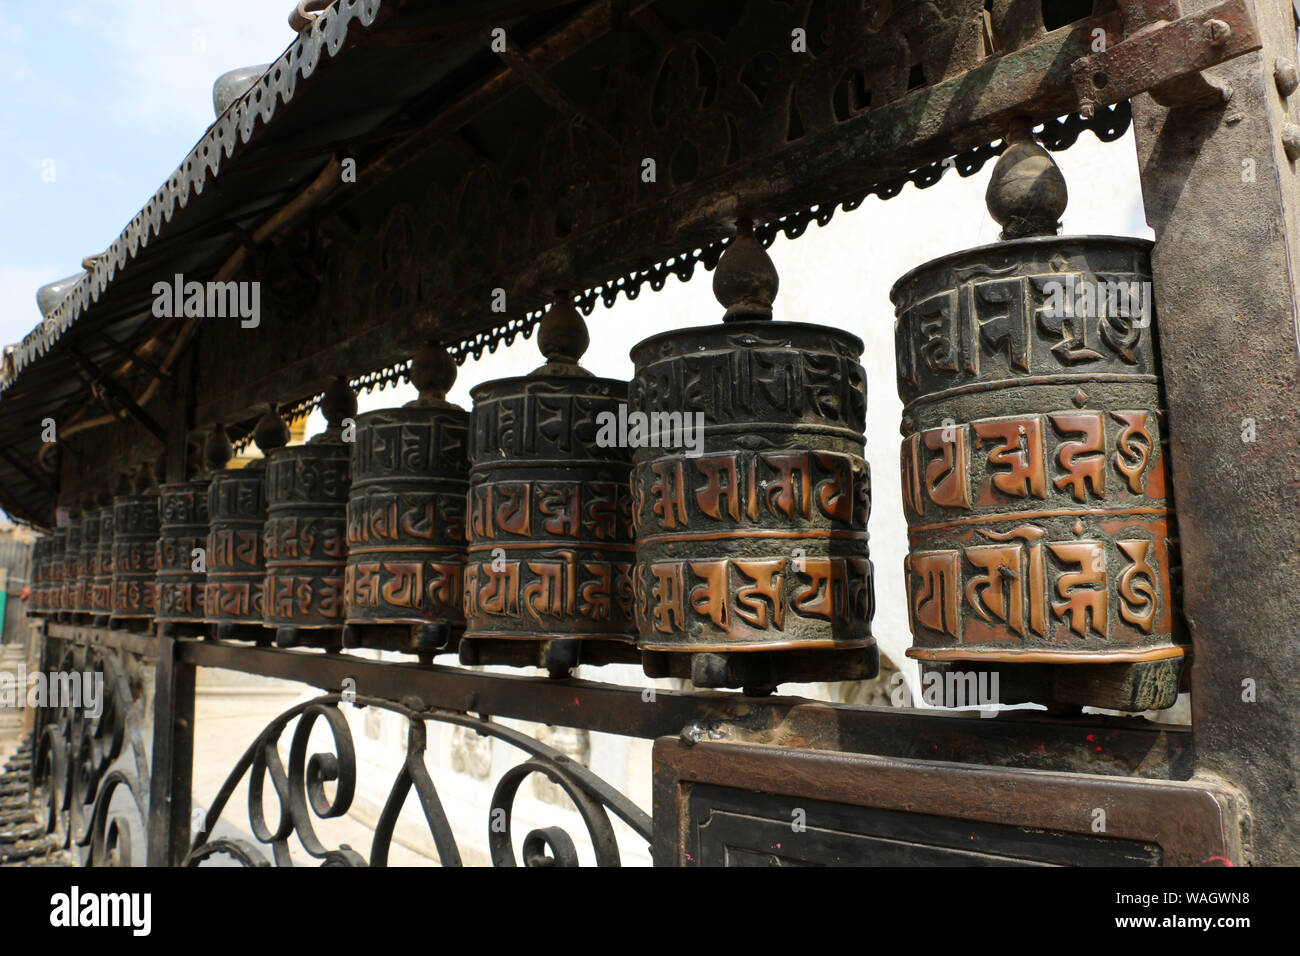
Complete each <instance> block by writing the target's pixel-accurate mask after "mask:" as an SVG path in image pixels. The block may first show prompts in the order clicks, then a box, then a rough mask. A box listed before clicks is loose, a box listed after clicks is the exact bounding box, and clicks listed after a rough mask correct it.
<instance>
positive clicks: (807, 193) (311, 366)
mask: <svg viewBox="0 0 1300 956" xmlns="http://www.w3.org/2000/svg"><path fill="white" fill-rule="evenodd" d="M631 9H632V12H635V11H636V10H639V9H640V7H639V6H638V5H637V4H633V5H632V8H631ZM1095 30H1102V31H1104V32H1105V34H1106V35H1107V36H1120V35H1121V33H1122V23H1121V20H1120V16H1119V14H1118V13H1114V12H1112V13H1107V14H1103V15H1099V16H1095V17H1091V18H1089V19H1087V20H1082V21H1079V22H1078V23H1076V24H1074V25H1072V26H1071V27H1069V28H1063V29H1061V30H1057V31H1054V32H1053V33H1050V34H1048V35H1046V36H1045V37H1044V38H1043V39H1041V40H1039V41H1038V42H1036V43H1034V44H1032V45H1030V46H1027V47H1024V48H1022V49H1020V50H1017V51H1015V52H1013V53H1008V54H1005V55H1003V56H999V57H996V58H991V59H989V60H987V61H985V62H984V63H981V64H980V65H979V66H977V67H975V68H974V69H972V70H969V71H967V72H966V73H963V74H961V75H958V76H955V77H952V78H950V79H947V80H944V81H941V82H939V83H936V84H934V85H932V86H930V87H927V88H925V89H922V90H917V91H915V92H913V93H911V94H909V95H907V96H904V97H902V98H901V99H900V100H898V101H896V102H893V103H889V104H886V105H883V106H880V107H878V108H876V109H872V110H868V111H866V112H864V113H862V114H861V115H859V116H856V117H853V118H850V119H848V120H845V121H844V122H843V123H841V124H839V126H837V127H836V128H834V129H833V130H830V131H828V132H826V133H824V134H821V135H816V136H806V137H804V138H802V139H800V140H799V141H798V142H796V143H794V144H793V145H791V146H790V147H788V148H786V149H784V150H782V151H780V152H776V153H768V154H762V155H755V156H752V157H748V158H747V159H746V160H745V161H743V163H742V164H738V165H737V166H735V167H732V168H731V169H729V170H727V172H726V173H725V174H723V175H720V176H717V177H714V178H713V179H709V180H701V181H697V182H693V183H691V184H690V185H689V186H686V187H681V188H678V189H676V190H674V191H673V192H672V193H671V194H670V195H668V196H667V197H665V198H662V199H657V200H655V201H654V202H651V203H647V204H646V205H643V206H641V207H640V208H637V209H635V210H634V211H632V212H630V213H629V214H628V215H627V216H624V217H622V218H621V219H618V220H614V221H611V222H608V223H606V224H604V225H601V226H599V227H597V228H595V229H592V230H589V231H588V232H586V233H584V234H581V235H574V236H572V237H570V238H568V239H566V240H564V241H563V242H560V243H558V244H557V245H556V246H554V247H552V248H551V249H549V250H547V251H545V252H543V253H542V254H540V255H538V256H536V257H534V258H533V259H532V260H531V261H529V262H528V263H527V264H523V265H521V270H520V272H519V274H518V275H517V276H516V277H515V284H516V286H517V287H521V288H536V289H539V290H541V289H550V288H552V287H553V286H554V284H555V282H556V281H557V277H565V280H566V281H568V282H570V283H571V284H572V286H573V287H574V288H580V287H590V286H595V285H599V284H601V283H603V282H607V281H609V280H610V279H612V278H614V277H616V276H620V275H627V274H629V273H632V272H635V271H639V270H641V269H645V268H648V267H649V266H651V265H653V264H654V263H656V262H660V261H663V260H665V259H667V258H669V257H672V256H675V255H679V254H681V252H682V251H683V249H689V248H693V247H697V246H705V245H708V244H709V243H711V242H714V241H716V240H718V239H721V238H724V237H726V236H727V235H729V231H730V222H731V221H734V219H735V218H737V217H739V216H741V215H749V216H752V217H754V218H755V219H756V220H757V221H766V220H769V219H775V218H778V217H780V216H783V215H788V214H790V213H791V212H792V211H795V210H799V209H806V208H808V207H809V206H811V205H813V204H818V203H831V204H834V203H837V202H839V201H841V200H846V199H850V198H854V197H859V196H861V194H862V193H863V192H864V190H865V188H866V187H867V186H869V185H870V184H871V183H872V182H884V181H888V180H890V179H893V178H896V177H902V176H906V174H907V173H908V172H909V171H910V170H913V169H916V168H917V167H919V166H923V165H925V164H927V163H931V162H937V161H939V160H942V159H943V158H945V157H947V156H951V155H953V154H954V153H960V152H962V151H964V150H968V149H972V148H975V147H977V146H985V145H987V144H989V143H991V142H995V141H998V140H1000V139H1001V138H1002V137H1003V136H1004V134H1005V132H1006V127H1007V123H1008V122H1009V121H1010V120H1011V119H1012V118H1014V117H1027V118H1029V119H1030V120H1031V121H1033V122H1035V123H1037V122H1045V121H1048V120H1051V119H1054V118H1056V117H1058V116H1061V115H1066V114H1070V113H1073V112H1075V111H1077V110H1078V108H1079V101H1078V97H1077V94H1076V91H1075V87H1074V79H1073V74H1072V72H1071V64H1073V63H1074V62H1075V61H1076V60H1078V59H1080V58H1081V57H1084V56H1086V55H1087V54H1088V52H1089V50H1090V44H1091V42H1092V37H1093V31H1095ZM530 56H531V57H532V58H533V61H534V63H535V65H537V66H542V65H543V64H546V63H549V62H550V61H549V58H548V57H544V56H542V55H540V54H539V53H538V52H537V48H534V49H533V50H532V51H530ZM1167 65H1168V67H1169V70H1170V73H1171V75H1172V74H1177V73H1180V72H1183V71H1184V70H1183V67H1182V66H1181V64H1180V61H1179V60H1178V59H1177V58H1173V59H1171V60H1170V61H1169V62H1168V64H1167ZM506 74H507V75H511V74H510V71H509V70H507V71H506ZM498 85H499V83H498V82H497V81H489V83H487V84H485V85H484V86H483V87H481V88H480V89H479V90H478V91H476V92H475V93H473V94H470V95H469V96H468V97H466V98H465V99H463V100H461V101H458V103H457V104H453V106H451V107H449V108H448V111H447V113H446V114H445V116H444V117H443V118H441V119H435V120H434V121H432V122H431V124H430V126H429V133H428V135H427V137H426V139H425V140H424V141H422V142H421V143H420V144H419V146H418V149H419V150H420V152H421V153H423V152H424V151H425V150H427V149H431V148H433V147H434V145H436V143H437V142H439V139H438V136H437V135H436V134H437V133H438V131H439V130H440V129H443V128H445V127H446V126H455V125H456V124H461V125H463V123H465V122H468V120H469V119H471V118H472V116H473V115H477V112H478V111H480V110H481V109H485V108H486V107H487V106H488V105H490V102H491V100H492V99H493V98H494V97H495V95H497V93H496V92H494V93H493V94H492V97H489V96H488V91H497V92H504V91H499V90H498ZM1107 89H1108V91H1109V92H1111V93H1113V94H1115V97H1114V98H1115V99H1116V100H1118V99H1123V98H1126V97H1129V96H1132V95H1135V94H1136V93H1138V92H1140V89H1137V88H1128V87H1124V86H1122V85H1121V84H1118V83H1116V84H1112V85H1110V86H1108V88H1107ZM480 98H486V99H484V101H483V102H480ZM413 158H415V156H410V157H405V156H404V157H402V158H400V159H399V157H398V156H397V154H396V153H394V154H393V156H392V157H391V158H390V159H388V160H377V161H375V163H374V166H373V171H371V172H367V173H366V175H365V176H363V177H359V182H361V183H367V184H370V185H371V186H373V185H376V184H377V183H378V182H379V181H380V180H381V179H382V178H383V177H385V176H388V175H390V174H391V173H392V172H393V170H395V169H397V168H399V167H400V166H402V165H404V164H405V162H407V161H408V160H409V159H413ZM362 188H363V193H364V189H365V188H366V187H362ZM363 193H357V192H355V191H354V190H352V189H349V190H345V191H341V192H339V193H336V194H335V196H334V197H332V199H331V200H327V201H326V203H325V204H324V205H323V206H322V207H321V208H322V209H328V208H329V207H330V203H331V202H332V201H334V200H342V199H346V200H347V201H348V202H349V203H351V202H353V201H356V200H358V199H359V197H360V196H361V195H363ZM739 197H744V199H743V207H744V208H743V209H742V208H741V205H742V200H741V199H740V198H739ZM629 235H636V236H638V237H642V241H641V242H639V243H637V244H633V245H629V244H628V243H627V241H626V237H627V236H629ZM498 281H499V280H497V279H492V280H485V281H484V282H480V283H477V284H475V285H474V286H472V287H463V288H457V289H448V290H446V291H445V293H444V294H443V299H444V301H445V302H446V303H447V308H446V310H445V312H444V313H443V325H442V328H441V329H440V332H441V333H442V335H443V337H444V339H450V338H453V337H454V338H460V337H463V336H467V335H472V334H474V333H476V332H481V331H486V330H487V329H489V328H491V323H492V321H493V320H492V318H491V317H490V316H486V315H485V314H484V313H483V310H482V309H479V308H477V307H475V308H472V309H471V308H469V307H468V306H467V305H465V303H471V302H481V301H483V299H482V296H483V294H484V290H485V289H487V288H491V287H492V286H493V285H495V284H496V283H497V282H498ZM514 301H516V302H518V301H519V299H518V297H515V299H514ZM527 304H528V303H525V306H526V305H527ZM407 354H408V353H407V352H406V348H405V346H403V345H402V343H400V342H398V341H395V340H394V339H393V337H392V336H391V335H390V334H388V332H387V331H386V330H385V329H383V328H379V329H367V330H363V331H361V332H359V333H357V335H356V336H355V337H354V338H352V339H347V340H344V341H342V342H338V343H336V344H334V345H333V346H330V347H327V348H323V349H322V350H321V351H320V352H319V353H317V354H316V355H314V356H312V357H310V358H304V359H302V360H299V361H298V362H295V363H290V364H288V365H286V366H284V367H282V368H280V369H278V370H277V372H276V374H275V376H274V379H273V380H272V379H264V380H262V381H259V382H254V383H250V385H249V388H248V389H247V390H246V391H245V392H243V393H241V394H240V395H223V396H219V397H216V398H214V399H213V400H212V401H211V402H208V403H205V404H204V406H203V407H202V408H201V409H200V413H199V414H200V417H201V419H202V420H204V421H234V420H241V419H243V418H246V417H248V415H250V414H251V413H252V409H253V405H252V404H251V403H250V400H249V398H248V397H247V396H251V395H257V396H259V399H260V398H261V397H263V396H265V395H267V394H271V393H273V392H276V393H284V392H287V391H288V388H289V387H292V388H293V390H294V391H296V392H297V393H298V394H299V395H307V394H310V393H311V392H313V391H318V389H317V387H316V386H317V384H318V383H319V381H320V380H321V378H322V377H323V376H325V375H327V374H334V373H337V372H338V371H340V370H343V371H345V372H347V373H349V374H355V373H358V372H362V371H369V370H371V369H374V368H380V367H384V366H386V365H391V364H393V363H395V362H399V361H402V360H403V359H404V358H406V357H407ZM286 383H294V384H293V385H291V386H286ZM289 400H292V399H289Z"/></svg>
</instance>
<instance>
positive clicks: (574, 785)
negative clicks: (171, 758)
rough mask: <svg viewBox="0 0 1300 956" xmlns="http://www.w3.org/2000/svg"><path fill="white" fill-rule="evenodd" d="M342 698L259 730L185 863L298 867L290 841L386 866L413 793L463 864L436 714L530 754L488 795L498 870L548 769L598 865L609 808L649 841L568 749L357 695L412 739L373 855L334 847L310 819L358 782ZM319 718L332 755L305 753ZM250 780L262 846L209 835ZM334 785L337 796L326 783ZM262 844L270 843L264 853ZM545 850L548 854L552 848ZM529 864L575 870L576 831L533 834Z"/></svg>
mask: <svg viewBox="0 0 1300 956" xmlns="http://www.w3.org/2000/svg"><path fill="white" fill-rule="evenodd" d="M343 699H344V698H343V696H342V695H341V694H326V695H324V696H321V697H317V698H314V699H313V700H310V701H307V702H305V703H302V704H298V705H296V706H294V707H292V708H290V709H289V710H286V711H285V712H284V713H282V714H280V715H279V716H278V717H276V718H275V719H274V720H273V721H271V723H270V724H268V725H267V726H266V728H265V729H264V730H263V731H262V733H261V734H259V735H258V738H257V740H255V741H254V742H253V744H252V745H251V746H250V747H249V748H248V750H247V751H245V753H244V754H243V756H242V757H241V758H240V759H239V761H238V762H237V763H236V764H235V767H234V768H233V769H232V770H231V772H230V775H229V776H228V777H227V778H226V781H225V783H224V784H223V785H222V787H221V789H220V791H219V792H218V794H217V797H216V799H215V800H214V801H213V803H212V806H211V807H210V808H209V809H208V812H207V815H206V818H205V820H204V822H203V829H202V830H201V831H200V832H199V833H198V834H197V835H196V837H195V839H194V843H193V845H192V847H191V850H190V853H189V855H188V856H187V857H186V860H185V865H186V866H199V865H201V864H203V863H204V862H206V861H208V860H211V859H213V858H215V857H218V856H223V855H224V856H227V857H230V858H231V859H233V860H234V861H235V862H237V863H239V864H241V865H243V866H259V867H260V866H272V865H274V866H292V865H293V862H292V853H291V842H292V840H293V838H294V837H296V838H297V841H298V844H299V845H300V846H301V847H302V849H303V850H304V851H305V852H306V853H307V854H308V856H310V857H311V858H313V859H315V860H319V861H320V865H321V866H386V865H387V863H388V855H389V850H390V848H391V845H392V840H393V834H394V831H395V829H396V826H397V821H398V817H399V814H400V813H401V810H402V807H403V806H404V805H405V804H406V801H407V799H408V798H409V796H410V793H411V791H412V790H414V791H415V794H416V798H417V800H418V802H419V805H420V808H421V810H422V811H423V814H424V818H425V822H426V824H427V825H428V828H429V833H430V835H431V837H432V839H433V842H434V845H435V847H436V848H437V851H438V857H439V860H440V862H441V863H442V865H443V866H459V865H461V862H462V860H461V853H460V848H459V845H458V844H457V842H456V837H455V834H454V833H453V831H452V827H451V824H450V822H449V820H448V818H447V814H446V812H445V811H444V809H443V806H442V801H441V799H440V798H439V795H438V789H437V787H436V785H435V784H434V781H433V778H432V776H431V775H430V773H429V770H428V767H427V766H426V764H425V760H424V756H425V745H426V739H427V735H426V723H427V722H428V721H430V720H433V721H438V722H440V723H446V724H452V725H455V726H460V727H466V728H469V729H472V730H474V731H475V732H476V733H479V734H483V735H485V736H489V737H494V738H496V739H498V740H501V741H504V742H505V743H507V744H510V745H511V746H513V747H516V748H517V749H519V750H521V751H523V752H524V753H525V754H527V755H528V759H527V760H526V761H525V762H523V763H521V764H519V765H518V766H516V767H513V768H512V769H510V770H509V771H507V772H506V773H505V775H504V776H503V777H502V778H501V780H500V782H499V783H498V784H497V786H496V789H495V790H494V792H493V794H492V799H491V804H490V807H489V821H495V820H501V821H503V823H504V826H489V851H490V854H491V857H492V862H493V864H494V865H495V866H517V865H518V864H519V861H518V860H517V859H516V857H515V853H514V849H513V843H512V833H511V825H510V820H511V814H512V810H513V806H514V801H515V797H516V795H517V793H518V789H519V785H520V783H521V782H522V781H523V780H525V779H526V778H527V777H528V776H530V775H532V774H534V773H539V774H543V775H545V776H546V777H547V778H549V779H550V780H551V781H553V782H554V783H555V784H557V785H558V786H559V787H560V788H562V789H563V790H564V791H565V793H567V794H568V796H569V797H570V798H571V799H572V801H573V803H574V805H575V806H576V807H577V809H578V813H579V814H580V815H581V817H582V819H583V822H584V825H585V826H586V827H587V831H588V835H589V837H590V839H591V841H592V844H593V847H594V850H595V858H596V862H597V865H600V866H617V865H619V862H620V855H619V848H618V843H617V840H616V838H615V834H614V829H613V826H612V824H611V821H610V818H609V813H610V812H611V811H612V812H613V814H614V815H615V816H617V817H619V818H620V819H622V820H623V821H624V822H625V823H627V824H628V826H630V827H631V828H632V830H633V831H634V832H635V833H636V834H637V835H638V836H640V837H642V838H643V839H645V840H646V842H647V843H648V842H649V841H650V832H651V821H650V817H649V815H647V814H646V813H645V812H644V811H642V810H641V809H639V808H638V807H637V806H636V805H635V804H634V803H632V801H630V800H629V799H628V798H627V797H625V796H624V795H623V794H621V793H620V792H619V791H618V790H616V789H615V788H614V787H612V786H611V785H610V784H609V783H607V782H606V781H604V780H602V779H601V778H600V777H598V776H597V775H596V774H594V773H592V772H591V771H590V770H589V769H587V768H586V767H584V766H582V765H580V764H577V763H575V762H574V761H572V760H571V759H569V757H567V756H566V755H565V754H563V753H561V752H560V751H558V750H555V749H554V748H552V747H549V746H547V745H546V744H543V743H541V742H540V741H537V740H535V739H533V738H532V737H529V736H528V735H527V734H524V733H521V732H519V731H517V730H513V729H511V728H509V727H505V726H503V725H501V724H499V723H494V722H493V721H491V720H486V719H482V718H479V717H475V716H472V715H470V714H464V713H458V712H454V711H444V710H437V709H424V707H423V705H422V703H421V702H419V701H415V700H407V701H404V702H402V703H395V702H393V701H389V700H384V699H382V698H377V697H366V696H362V695H356V696H355V697H351V696H350V697H349V698H348V699H349V701H350V702H351V703H353V704H354V705H355V706H357V707H377V708H381V709H383V710H387V711H391V712H393V713H396V714H400V715H401V716H403V717H405V718H406V720H407V724H408V726H407V745H406V752H405V755H404V757H403V761H402V766H401V769H400V770H399V771H398V772H397V776H396V778H395V779H394V781H393V785H392V787H391V789H390V790H389V794H388V799H387V801H386V803H385V805H384V808H383V810H382V811H381V813H380V816H379V819H378V821H377V823H376V824H375V831H374V839H373V842H372V845H371V848H370V854H369V857H368V858H367V857H365V856H363V855H362V854H361V853H359V852H358V851H356V850H354V849H353V848H352V847H350V846H348V845H347V844H341V845H339V846H338V847H333V848H331V847H328V846H327V845H326V844H325V843H323V842H322V841H321V839H320V837H319V836H318V835H317V833H316V829H315V826H314V824H313V822H312V820H313V818H315V819H317V820H328V819H334V818H337V817H341V816H343V815H345V814H346V813H347V812H348V810H349V809H350V808H351V805H352V799H353V796H354V794H355V788H356V781H357V762H356V751H355V749H354V747H353V743H352V735H351V731H350V729H349V727H348V722H347V719H346V718H345V717H344V715H343V713H342V711H341V710H339V706H338V705H339V704H340V703H341V702H342V701H343ZM318 721H323V722H324V724H325V726H326V727H327V728H328V730H329V732H330V735H331V738H332V741H331V742H332V748H333V749H332V752H316V753H312V754H310V755H308V752H307V751H308V743H309V739H310V737H311V732H312V729H313V727H314V726H315V725H316V723H317V722H318ZM290 725H293V735H292V738H291V740H290V744H289V763H288V767H287V768H286V767H285V765H284V761H283V760H282V759H281V756H280V749H279V745H280V741H281V739H282V737H283V736H284V734H285V732H286V731H287V730H288V729H289V727H290ZM245 776H247V779H248V822H249V829H250V831H251V833H252V835H253V837H254V839H255V840H256V843H253V842H250V841H248V840H245V839H242V838H231V837H217V838H212V839H209V837H208V835H209V834H211V833H212V832H213V829H214V828H215V826H216V824H217V823H218V821H220V820H221V818H222V814H223V813H224V812H225V810H226V808H227V806H228V805H229V803H230V799H231V797H232V796H233V794H234V792H235V789H236V788H237V787H238V785H239V782H240V781H241V780H242V779H244V778H245ZM268 778H269V781H270V786H271V789H272V790H273V791H274V794H275V797H276V800H277V802H278V810H277V811H276V812H275V813H273V814H271V815H269V816H268V814H267V810H266V804H265V799H264V797H265V794H266V788H267V781H268ZM330 782H332V783H333V784H334V794H333V797H332V798H331V797H330V796H329V795H328V794H327V791H326V787H325V785H326V784H327V783H330ZM264 848H269V855H268V852H264ZM548 851H549V852H548ZM523 863H524V865H525V866H576V865H578V854H577V851H576V848H575V844H574V842H573V839H572V837H570V836H569V834H568V833H567V832H566V831H565V830H563V829H562V828H560V827H545V828H541V829H538V830H533V831H530V832H529V833H528V834H527V835H526V836H525V838H524V841H523Z"/></svg>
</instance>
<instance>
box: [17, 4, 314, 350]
mask: <svg viewBox="0 0 1300 956" xmlns="http://www.w3.org/2000/svg"><path fill="white" fill-rule="evenodd" d="M292 6H293V4H292V3H291V2H289V0H219V2H216V3H212V2H207V3H202V2H198V0H0V345H4V344H7V343H11V342H16V341H18V340H20V339H21V338H22V337H23V336H24V335H25V334H26V333H27V332H29V331H31V329H32V328H33V327H35V326H36V324H37V323H38V322H39V321H40V313H39V312H38V311H37V308H36V289H37V287H38V286H40V285H42V284H43V283H46V282H50V281H52V280H54V279H59V278H62V277H64V276H68V275H71V274H73V273H76V272H79V271H80V269H81V260H82V258H83V257H84V256H87V255H93V254H95V253H97V252H101V251H103V250H104V249H105V248H107V247H108V246H109V245H110V244H111V243H112V242H113V240H115V239H116V238H117V236H118V234H119V233H120V232H121V231H122V228H123V227H124V226H125V225H126V224H127V222H129V221H130V219H131V217H132V216H134V215H135V214H136V212H138V211H139V210H140V208H141V207H142V206H143V205H144V203H145V201H146V200H147V199H148V198H149V197H150V196H152V195H153V193H154V192H155V191H156V190H157V188H158V186H159V185H160V184H161V183H162V182H163V181H164V180H165V179H166V178H167V177H168V176H169V175H170V174H171V172H172V170H173V169H175V168H176V166H177V164H179V163H180V161H181V160H182V159H183V158H184V156H185V154H186V153H187V152H189V150H190V149H191V148H192V147H193V146H194V144H195V143H196V142H197V141H198V140H199V138H200V137H201V136H202V135H203V132H204V130H205V129H207V127H208V125H209V124H210V123H211V121H212V119H213V114H212V82H213V80H215V79H216V77H217V76H219V75H220V74H221V73H224V72H225V71H227V70H231V69H235V68H236V67H241V66H247V65H250V64H254V63H265V62H268V61H270V60H273V59H275V58H276V57H277V56H279V55H280V54H281V53H282V52H283V51H284V50H285V48H287V47H288V46H289V44H290V43H291V42H292V41H293V39H294V33H293V31H292V30H290V29H289V25H288V19H287V18H288V14H289V10H290V8H291V7H292ZM51 178H52V181H50V179H51Z"/></svg>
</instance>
